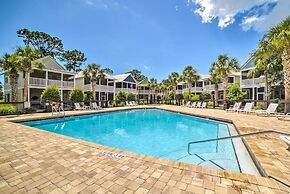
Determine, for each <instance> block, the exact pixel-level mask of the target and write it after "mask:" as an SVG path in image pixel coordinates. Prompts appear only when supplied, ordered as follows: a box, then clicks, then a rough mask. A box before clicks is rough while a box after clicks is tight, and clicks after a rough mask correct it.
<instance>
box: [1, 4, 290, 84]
mask: <svg viewBox="0 0 290 194" xmlns="http://www.w3.org/2000/svg"><path fill="white" fill-rule="evenodd" d="M223 1H224V2H223ZM254 1H255V0H243V1H242V0H241V2H243V3H240V2H239V3H236V2H235V1H233V0H219V4H216V6H215V7H216V8H218V6H219V5H223V6H224V5H225V4H227V3H228V5H229V6H227V7H229V9H228V13H226V14H224V12H221V9H217V10H212V9H209V8H210V6H211V4H215V2H214V1H213V0H212V1H211V0H209V1H204V0H196V1H194V0H193V1H191V0H189V1H188V0H158V1H156V0H62V1H59V0H50V1H45V0H26V1H17V0H3V1H1V2H0V25H1V31H0V54H1V55H2V54H4V53H5V52H12V51H13V49H14V48H15V46H16V45H22V44H23V43H22V40H21V39H20V38H18V37H17V35H16V31H17V30H18V29H20V28H27V29H29V30H38V31H43V32H46V33H48V34H50V35H53V36H57V37H59V38H61V39H62V41H63V44H64V47H65V49H68V50H71V49H79V50H81V51H82V52H84V53H85V55H86V57H87V59H88V60H87V61H86V62H85V64H88V63H92V62H94V63H99V64H101V65H102V66H103V67H109V68H111V69H113V71H114V73H115V74H117V73H124V72H126V71H129V70H131V69H139V70H141V71H142V72H143V73H144V74H145V75H146V76H148V77H156V78H158V80H162V79H164V78H166V77H167V76H168V74H169V73H171V72H172V71H177V72H181V71H182V69H183V68H184V67H185V66H186V65H193V66H194V67H195V68H196V69H197V71H198V72H199V73H201V74H207V73H208V69H209V66H210V64H211V63H212V62H213V61H214V60H215V59H216V57H217V56H218V55H219V54H221V53H227V54H229V55H230V56H232V57H237V58H238V61H239V62H240V63H241V64H242V63H243V62H244V61H245V60H246V59H247V58H248V57H249V54H250V53H251V51H253V49H255V47H256V45H257V42H258V40H259V39H260V38H261V36H262V35H263V33H264V31H265V30H266V29H267V28H268V26H271V25H273V20H275V22H274V24H275V23H277V22H278V21H280V20H281V19H280V18H284V17H285V16H284V15H278V16H275V15H274V16H272V17H271V18H272V19H269V17H268V15H269V14H272V12H273V13H274V14H275V11H276V12H279V10H277V9H282V8H281V7H283V9H285V6H286V10H289V12H290V4H289V3H287V2H286V1H288V0H281V3H280V1H277V2H274V4H273V0H268V1H269V3H272V4H273V5H272V7H271V9H270V10H269V9H265V6H264V5H265V2H267V0H264V4H261V3H260V1H255V2H254ZM270 1H272V2H270ZM210 3H211V4H210ZM282 3H284V5H283V4H282ZM281 4H282V5H281ZM279 6H280V8H279ZM261 10H262V12H261ZM272 10H274V11H272ZM289 12H288V13H289ZM284 14H285V13H284ZM273 18H274V19H273Z"/></svg>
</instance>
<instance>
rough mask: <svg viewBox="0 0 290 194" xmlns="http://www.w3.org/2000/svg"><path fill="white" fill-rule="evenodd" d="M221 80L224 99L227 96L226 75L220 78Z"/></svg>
mask: <svg viewBox="0 0 290 194" xmlns="http://www.w3.org/2000/svg"><path fill="white" fill-rule="evenodd" d="M222 80H223V90H224V95H223V99H224V100H226V97H227V90H228V76H226V75H225V76H224V77H223V78H222Z"/></svg>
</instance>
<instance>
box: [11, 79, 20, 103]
mask: <svg viewBox="0 0 290 194" xmlns="http://www.w3.org/2000/svg"><path fill="white" fill-rule="evenodd" d="M18 77H19V75H18V73H16V74H11V75H10V76H9V79H10V86H11V101H12V102H17V101H18V98H17V96H18Z"/></svg>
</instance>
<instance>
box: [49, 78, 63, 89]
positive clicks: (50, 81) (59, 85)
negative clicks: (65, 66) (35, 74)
mask: <svg viewBox="0 0 290 194" xmlns="http://www.w3.org/2000/svg"><path fill="white" fill-rule="evenodd" d="M48 85H55V86H58V87H61V81H60V80H52V79H49V80H48Z"/></svg>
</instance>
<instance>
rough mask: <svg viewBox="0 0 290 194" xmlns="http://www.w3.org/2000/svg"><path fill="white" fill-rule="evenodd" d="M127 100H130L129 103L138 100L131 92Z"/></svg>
mask: <svg viewBox="0 0 290 194" xmlns="http://www.w3.org/2000/svg"><path fill="white" fill-rule="evenodd" d="M126 100H129V101H132V100H136V96H135V94H133V93H131V92H129V93H128V94H127V95H126Z"/></svg>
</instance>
